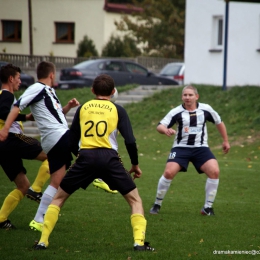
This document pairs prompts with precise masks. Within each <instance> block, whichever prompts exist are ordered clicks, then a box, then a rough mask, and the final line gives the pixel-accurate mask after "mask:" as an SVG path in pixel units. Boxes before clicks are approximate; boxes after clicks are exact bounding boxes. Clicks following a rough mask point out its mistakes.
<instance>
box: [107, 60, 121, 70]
mask: <svg viewBox="0 0 260 260" xmlns="http://www.w3.org/2000/svg"><path fill="white" fill-rule="evenodd" d="M104 69H105V70H112V71H123V66H122V63H121V62H117V61H108V62H106V66H105V68H104Z"/></svg>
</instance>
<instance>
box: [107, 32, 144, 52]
mask: <svg viewBox="0 0 260 260" xmlns="http://www.w3.org/2000/svg"><path fill="white" fill-rule="evenodd" d="M140 54H141V51H140V49H138V47H136V42H135V40H134V39H133V38H131V37H129V36H127V35H126V36H124V37H123V38H122V39H121V38H120V37H119V36H113V35H112V36H111V37H110V39H109V41H108V43H107V44H106V45H105V47H104V48H103V50H102V56H103V57H136V56H138V55H140Z"/></svg>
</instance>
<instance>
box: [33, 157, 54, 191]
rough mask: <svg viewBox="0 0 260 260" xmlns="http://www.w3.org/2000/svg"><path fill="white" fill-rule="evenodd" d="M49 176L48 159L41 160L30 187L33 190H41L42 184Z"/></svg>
mask: <svg viewBox="0 0 260 260" xmlns="http://www.w3.org/2000/svg"><path fill="white" fill-rule="evenodd" d="M49 178H50V170H49V163H48V160H45V161H43V163H42V164H41V166H40V168H39V171H38V174H37V176H36V178H35V180H34V182H33V184H32V186H31V187H32V189H33V190H34V191H35V192H41V191H42V187H43V185H44V184H45V183H46V181H47V180H48V179H49Z"/></svg>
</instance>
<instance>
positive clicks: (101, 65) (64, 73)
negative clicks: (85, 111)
mask: <svg viewBox="0 0 260 260" xmlns="http://www.w3.org/2000/svg"><path fill="white" fill-rule="evenodd" d="M100 74H108V75H110V76H111V77H112V78H113V79H114V81H115V85H116V86H124V85H126V84H140V85H178V82H177V81H175V80H173V79H168V78H165V77H161V76H158V75H156V74H154V73H152V72H150V71H149V70H147V69H146V68H145V67H143V66H141V65H139V64H137V63H135V62H131V61H127V60H120V59H96V60H87V61H83V62H81V63H79V64H77V65H75V66H73V67H72V68H65V69H62V70H61V71H60V80H59V82H58V87H59V88H61V89H69V88H77V87H85V86H91V85H92V82H93V80H94V79H95V78H96V77H97V76H98V75H100Z"/></svg>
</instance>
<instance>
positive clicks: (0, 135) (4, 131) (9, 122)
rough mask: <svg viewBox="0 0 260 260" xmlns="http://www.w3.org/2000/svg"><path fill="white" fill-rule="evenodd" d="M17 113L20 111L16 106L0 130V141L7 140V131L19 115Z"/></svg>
mask: <svg viewBox="0 0 260 260" xmlns="http://www.w3.org/2000/svg"><path fill="white" fill-rule="evenodd" d="M19 113H20V109H19V108H18V107H17V106H14V107H13V108H12V110H11V112H10V113H9V115H8V117H7V119H6V121H5V125H4V127H3V128H2V130H0V141H4V140H5V139H6V138H7V136H8V132H9V129H10V127H11V125H12V123H13V122H14V121H15V119H16V118H17V116H18V115H19Z"/></svg>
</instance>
